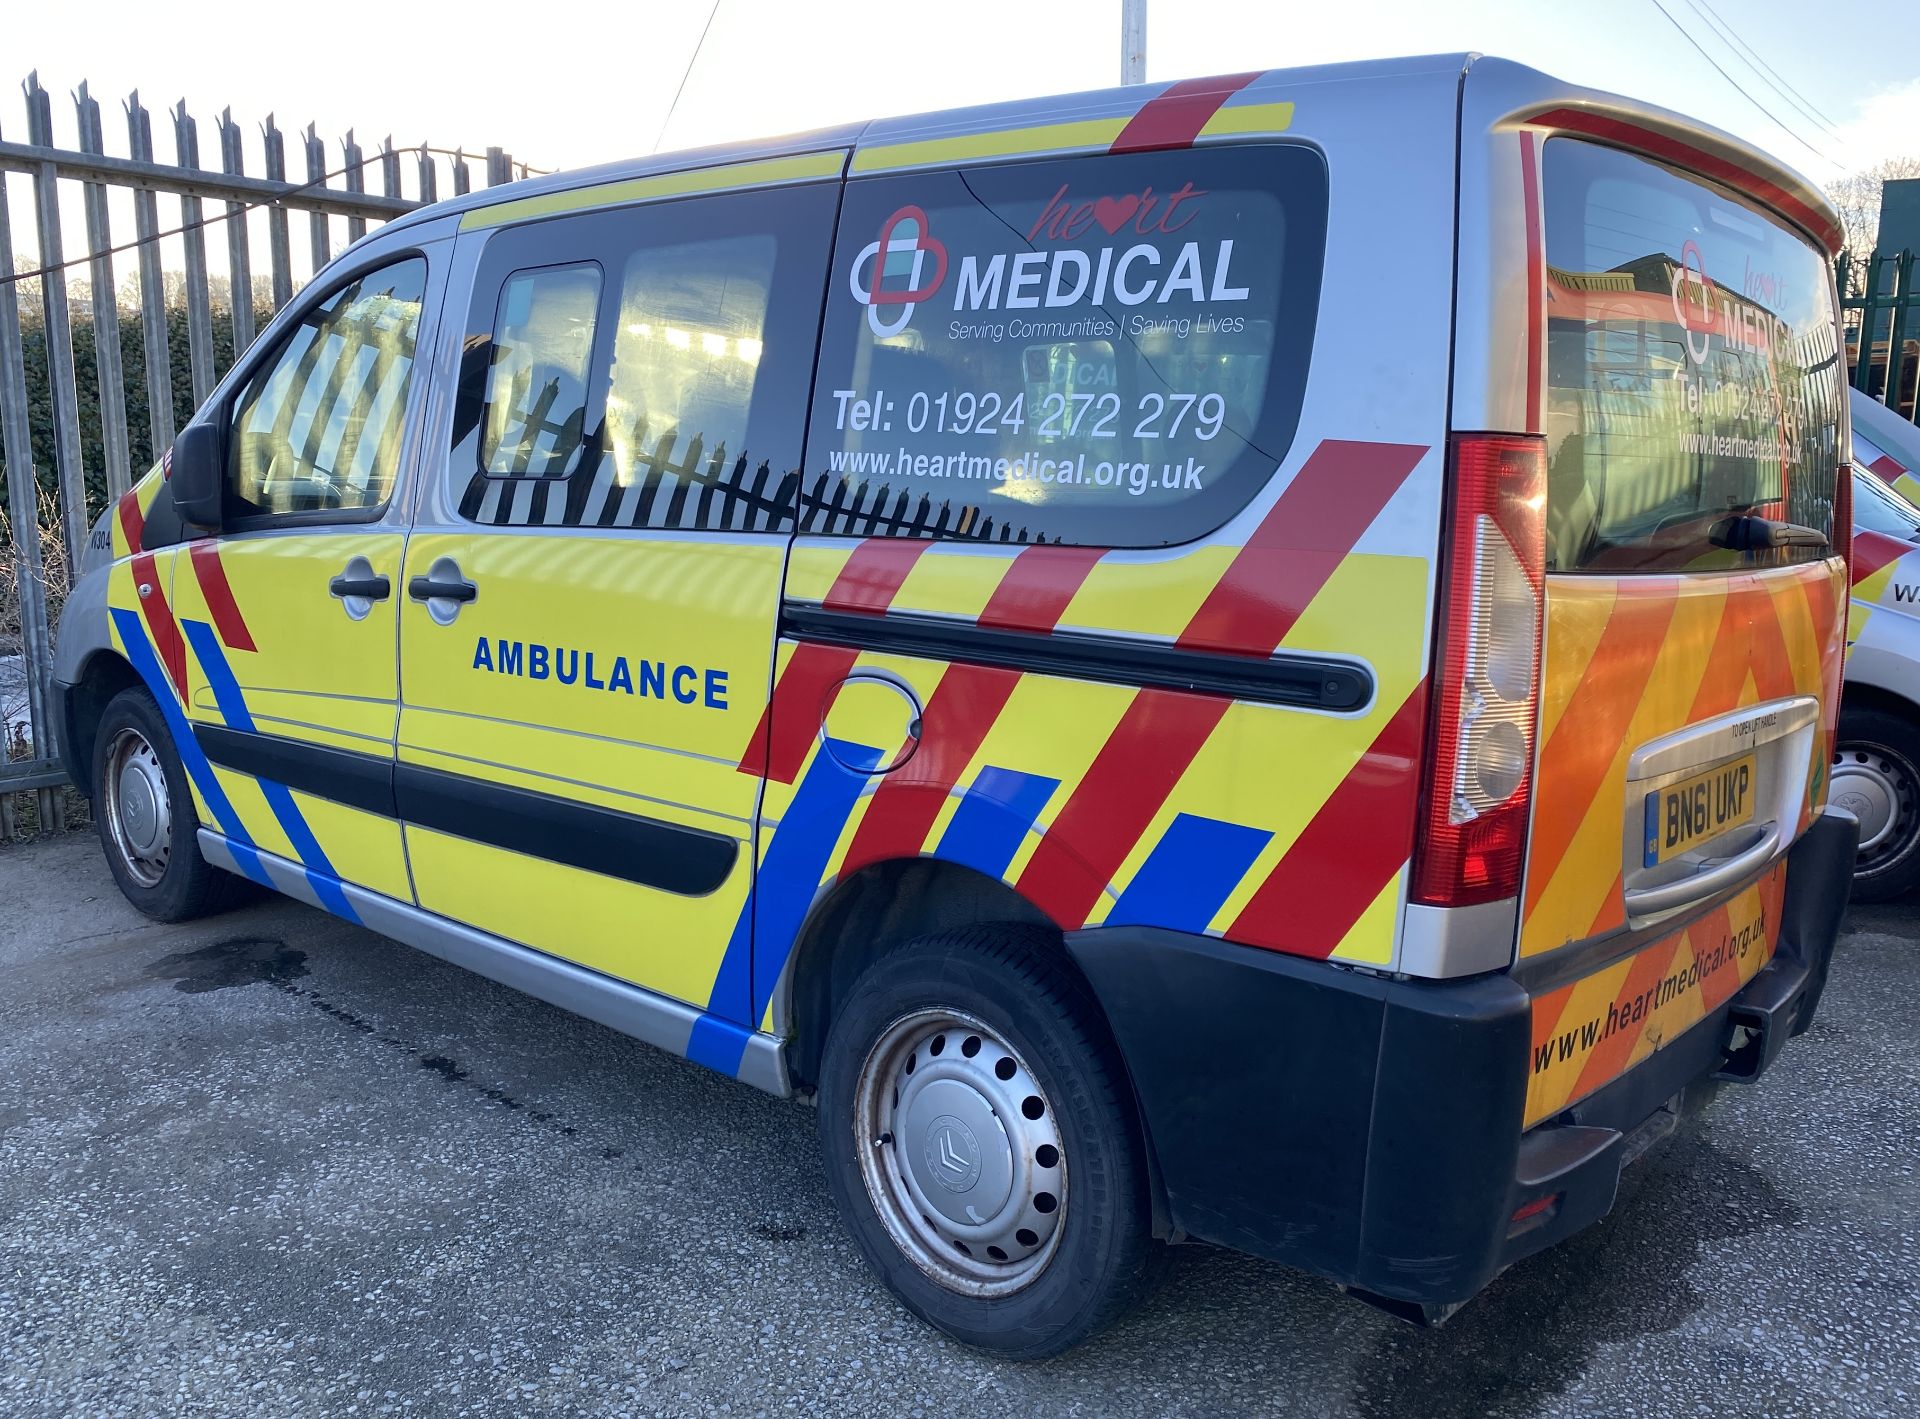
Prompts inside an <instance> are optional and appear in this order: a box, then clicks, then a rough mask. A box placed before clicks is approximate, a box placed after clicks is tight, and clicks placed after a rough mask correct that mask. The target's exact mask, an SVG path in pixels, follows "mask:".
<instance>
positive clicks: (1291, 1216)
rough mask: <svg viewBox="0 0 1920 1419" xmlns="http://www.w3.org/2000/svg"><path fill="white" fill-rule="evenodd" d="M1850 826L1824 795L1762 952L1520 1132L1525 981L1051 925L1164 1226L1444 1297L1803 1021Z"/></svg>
mask: <svg viewBox="0 0 1920 1419" xmlns="http://www.w3.org/2000/svg"><path fill="white" fill-rule="evenodd" d="M1857 836H1858V831H1857V828H1856V827H1855V825H1854V823H1853V821H1852V819H1850V818H1848V817H1847V816H1846V815H1845V814H1840V813H1828V814H1825V815H1823V816H1822V817H1821V818H1819V819H1818V820H1817V821H1816V822H1815V824H1814V826H1813V827H1812V828H1811V829H1810V830H1809V831H1808V832H1807V833H1806V835H1805V836H1804V837H1803V838H1802V839H1801V841H1800V842H1799V843H1798V844H1796V845H1795V847H1794V849H1793V851H1792V853H1791V854H1790V856H1789V858H1788V867H1787V886H1786V899H1785V902H1784V904H1783V907H1782V913H1781V928H1780V929H1781V940H1780V944H1779V947H1778V948H1777V950H1776V953H1775V956H1774V959H1773V960H1772V961H1771V962H1769V964H1768V965H1767V966H1766V967H1765V968H1764V969H1762V970H1761V971H1760V972H1759V973H1758V974H1756V975H1755V976H1754V978H1753V979H1752V980H1751V981H1749V982H1748V983H1747V984H1746V986H1745V987H1744V988H1742V989H1741V991H1740V992H1739V993H1738V994H1736V995H1735V996H1734V997H1733V998H1732V999H1730V1000H1729V1001H1727V1002H1726V1003H1725V1004H1724V1005H1722V1006H1721V1007H1720V1008H1719V1009H1718V1010H1717V1011H1715V1012H1714V1013H1713V1015H1711V1016H1710V1017H1708V1018H1707V1019H1706V1020H1704V1021H1702V1022H1701V1023H1700V1024H1699V1025H1697V1026H1695V1027H1694V1028H1693V1029H1691V1030H1689V1031H1687V1033H1686V1034H1685V1035H1683V1036H1682V1037H1680V1038H1679V1039H1676V1040H1675V1041H1673V1042H1672V1043H1671V1044H1669V1045H1667V1046H1666V1047H1665V1048H1664V1049H1662V1050H1660V1051H1659V1052H1658V1053H1656V1054H1654V1055H1652V1056H1651V1057H1650V1058H1648V1059H1647V1060H1646V1061H1645V1062H1644V1063H1642V1064H1640V1065H1638V1066H1637V1067H1635V1068H1634V1069H1632V1070H1630V1071H1628V1072H1627V1073H1626V1074H1624V1075H1622V1076H1621V1077H1620V1078H1619V1079H1617V1080H1615V1081H1614V1082H1613V1083H1612V1084H1610V1085H1608V1086H1606V1087H1605V1088H1603V1089H1601V1090H1600V1091H1599V1092H1597V1093H1595V1094H1592V1095H1590V1096H1589V1097H1587V1098H1586V1099H1584V1100H1582V1101H1581V1102H1580V1103H1579V1104H1577V1105H1576V1106H1574V1107H1573V1108H1572V1109H1570V1110H1568V1111H1566V1112H1565V1113H1563V1114H1561V1115H1558V1116H1556V1117H1555V1118H1554V1119H1553V1120H1551V1121H1549V1122H1548V1123H1546V1124H1543V1125H1541V1126H1540V1127H1537V1128H1535V1129H1533V1130H1532V1131H1531V1132H1523V1131H1522V1127H1521V1120H1522V1114H1523V1109H1524V1104H1525V1094H1526V1081H1527V1066H1528V1053H1529V1047H1530V1040H1531V1028H1532V1025H1531V1010H1530V1002H1529V999H1528V996H1527V994H1526V992H1525V991H1523V990H1522V989H1521V988H1520V986H1518V985H1517V984H1515V983H1514V982H1513V981H1512V980H1511V979H1510V978H1509V977H1507V976H1505V975H1504V974H1503V975H1492V976H1482V977H1478V978H1475V979H1472V980H1466V981H1459V982H1446V983H1442V982H1419V981H1409V980H1386V979H1382V978H1379V977H1374V976H1365V975H1360V974H1357V973H1355V972H1352V971H1346V970H1341V969H1337V968H1335V967H1331V966H1329V965H1327V964H1325V963H1324V962H1318V961H1307V960H1300V959H1296V958H1293V957H1288V956H1282V955H1276V954H1274V953H1272V952H1267V951H1260V950H1254V949H1251V948H1247V947H1241V946H1233V945H1230V944H1228V943H1226V942H1222V941H1219V940H1215V939H1213V938H1210V937H1201V936H1189V935H1185V934H1183V933H1179V932H1171V931H1162V930H1157V929H1153V928H1144V927H1118V928H1111V929H1105V928H1102V929H1095V930H1090V931H1085V932H1079V933H1075V934H1074V935H1072V936H1070V937H1069V938H1068V945H1069V947H1070V948H1071V950H1072V951H1073V954H1074V956H1075V959H1076V960H1078V962H1079V963H1080V965H1081V967H1082V968H1083V969H1084V970H1085V972H1086V974H1087V977H1088V979H1089V980H1090V981H1091V982H1092V985H1093V988H1094V991H1095V993H1096V994H1097V995H1098V997H1099V999H1100V1002H1101V1004H1102V1006H1103V1007H1104V1008H1105V1010H1106V1012H1107V1017H1108V1019H1109V1020H1110V1021H1111V1022H1112V1025H1113V1028H1114V1032H1115V1035H1116V1037H1117V1039H1118V1041H1119V1044H1120V1048H1121V1051H1122V1054H1123V1055H1124V1056H1125V1058H1126V1061H1127V1066H1128V1069H1129V1071H1130V1073H1131V1075H1132V1078H1133V1082H1134V1086H1135V1089H1136V1091H1137V1093H1138V1095H1139V1098H1140V1102H1141V1107H1142V1110H1143V1113H1144V1115H1145V1122H1146V1127H1147V1133H1148V1136H1149V1138H1150V1140H1151V1143H1152V1147H1153V1151H1154V1158H1155V1163H1156V1167H1157V1170H1158V1175H1159V1178H1160V1182H1161V1187H1162V1192H1163V1195H1164V1201H1165V1204H1166V1208H1167V1212H1168V1221H1169V1223H1170V1224H1171V1226H1172V1227H1173V1228H1174V1229H1176V1230H1177V1231H1179V1232H1182V1233H1185V1234H1188V1235H1190V1236H1193V1237H1197V1238H1200V1239H1202V1240H1205V1241H1210V1242H1217V1243H1220V1244H1222V1245H1225V1246H1231V1247H1234V1248H1236V1249H1238V1250H1241V1251H1247V1252H1251V1253H1254V1254H1255V1255H1259V1256H1265V1257H1270V1258H1272V1259H1274V1260H1277V1261H1284V1262H1287V1263H1289V1264H1292V1265H1295V1266H1299V1267H1302V1268H1304V1269H1306V1270H1309V1271H1313V1272H1317V1273H1319V1274H1321V1275H1323V1276H1327V1277H1329V1278H1331V1279H1333V1280H1334V1281H1337V1282H1339V1283H1341V1284H1342V1285H1345V1286H1350V1287H1353V1288H1356V1289H1358V1290H1362V1291H1366V1292H1369V1293H1372V1294H1373V1295H1375V1296H1377V1297H1382V1298H1386V1299H1388V1300H1391V1301H1395V1302H1399V1303H1404V1304H1407V1305H1410V1306H1415V1307H1444V1306H1451V1305H1454V1304H1457V1303H1459V1302H1462V1301H1465V1300H1467V1299H1468V1298H1470V1297H1471V1296H1473V1295H1474V1294H1475V1293H1476V1292H1477V1291H1479V1290H1480V1289H1481V1287H1483V1286H1485V1285H1486V1284H1487V1282H1488V1281H1490V1280H1491V1279H1492V1278H1493V1277H1494V1276H1495V1275H1496V1274H1498V1272H1499V1271H1500V1270H1501V1268H1503V1267H1505V1266H1507V1265H1508V1264H1510V1263H1511V1262H1513V1261H1516V1260H1518V1259H1519V1258H1521V1257H1523V1256H1526V1255H1529V1254H1530V1253H1532V1252H1535V1251H1538V1250H1540V1249H1541V1248H1543V1247H1545V1246H1548V1245H1550V1244H1551V1243H1553V1242H1555V1241H1558V1240H1560V1239H1561V1238H1563V1237H1566V1236H1568V1235H1570V1234H1572V1233H1573V1232H1576V1231H1578V1230H1579V1229H1581V1228H1582V1227H1585V1226H1587V1225H1588V1224H1590V1223H1592V1222H1594V1221H1597V1220H1598V1219H1599V1218H1601V1217H1603V1216H1605V1215H1606V1213H1607V1212H1608V1210H1609V1209H1611V1207H1612V1206H1613V1198H1614V1190H1615V1186H1616V1184H1617V1182H1618V1180H1619V1175H1620V1170H1621V1168H1622V1167H1623V1166H1625V1165H1626V1164H1627V1163H1628V1162H1631V1161H1632V1160H1633V1158H1635V1157H1637V1156H1638V1154H1639V1152H1640V1151H1641V1150H1642V1149H1643V1148H1644V1147H1645V1146H1646V1144H1647V1143H1648V1142H1650V1141H1651V1140H1652V1139H1653V1138H1654V1137H1657V1136H1658V1135H1659V1134H1660V1133H1661V1132H1664V1131H1665V1130H1666V1129H1667V1128H1668V1127H1670V1126H1671V1122H1672V1109H1671V1106H1672V1105H1673V1104H1674V1103H1675V1101H1677V1100H1678V1099H1679V1098H1680V1097H1681V1096H1683V1095H1685V1094H1687V1093H1688V1092H1689V1091H1691V1090H1694V1089H1696V1088H1700V1087H1711V1085H1712V1083H1713V1081H1716V1080H1721V1079H1743V1080H1744V1079H1752V1078H1756V1077H1758V1076H1759V1074H1761V1073H1762V1072H1764V1071H1765V1069H1766V1068H1767V1067H1768V1065H1770V1064H1771V1063H1772V1062H1773V1059H1774V1057H1775V1055H1776V1054H1777V1053H1778V1051H1779V1049H1780V1046H1781V1045H1782V1044H1783V1043H1784V1042H1785V1040H1786V1039H1787V1038H1788V1037H1790V1036H1792V1035H1795V1034H1799V1033H1800V1032H1801V1031H1803V1030H1805V1029H1806V1028H1807V1026H1808V1024H1810V1023H1811V1021H1812V1019H1813V1015H1814V1011H1815V1010H1816V1009H1817V1007H1818V1005H1819V1001H1820V995H1821V992H1822V991H1823V990H1824V989H1825V986H1826V980H1827V969H1828V964H1829V960H1830V958H1831V955H1832V950H1833V943H1834V939H1835V937H1836V936H1837V935H1838V933H1839V925H1840V917H1841V914H1842V912H1843V911H1844V910H1845V907H1846V900H1847V892H1848V888H1849V886H1850V884H1851V881H1852V868H1853V853H1854V845H1855V842H1856V840H1857ZM1736 1026H1738V1027H1740V1028H1739V1029H1736ZM1530 1204H1531V1205H1532V1206H1531V1208H1530ZM1522 1209H1530V1210H1529V1215H1527V1216H1526V1217H1525V1218H1524V1220H1523V1221H1521V1222H1520V1223H1518V1224H1516V1223H1514V1222H1513V1221H1512V1219H1513V1217H1514V1215H1515V1213H1516V1212H1518V1211H1521V1210H1522Z"/></svg>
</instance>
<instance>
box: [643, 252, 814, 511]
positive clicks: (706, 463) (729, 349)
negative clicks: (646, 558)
mask: <svg viewBox="0 0 1920 1419" xmlns="http://www.w3.org/2000/svg"><path fill="white" fill-rule="evenodd" d="M775 250H776V248H775V243H774V239H773V238H772V237H771V236H743V237H733V238H729V239H726V240H721V241H711V242H699V243H689V244H687V245H683V246H668V247H657V248H654V249H652V250H647V251H641V252H637V253H635V254H634V256H633V257H632V258H631V259H630V260H629V261H628V262H627V268H626V272H625V274H624V276H623V277H622V280H621V290H620V316H619V326H618V328H617V329H616V330H615V332H614V337H613V369H612V372H611V374H610V377H609V382H608V388H607V424H606V430H607V432H606V442H607V451H608V453H609V455H610V458H611V461H612V464H613V482H614V484H615V486H617V487H619V488H630V487H634V486H635V485H637V484H641V483H645V482H648V481H655V482H657V481H659V480H661V479H662V478H667V477H678V476H682V473H683V472H686V473H693V474H695V475H699V474H707V475H711V476H714V477H717V476H719V475H721V474H722V473H724V472H725V471H726V469H727V467H728V465H729V464H731V463H734V462H737V461H738V460H739V459H740V458H741V457H742V456H743V455H744V454H745V452H746V437H747V411H748V407H749V405H750V404H751V402H752V398H753V384H754V376H755V375H756V374H757V373H758V371H759V367H760V353H761V350H762V348H763V343H764V336H765V331H766V318H767V295H768V290H769V288H770V286H771V284H772V281H773V262H774V256H775Z"/></svg>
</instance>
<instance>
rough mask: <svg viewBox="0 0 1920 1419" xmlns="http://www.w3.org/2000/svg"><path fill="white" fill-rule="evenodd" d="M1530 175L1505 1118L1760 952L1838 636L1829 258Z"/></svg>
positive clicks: (1626, 159) (1730, 226)
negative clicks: (1525, 981) (1522, 787)
mask: <svg viewBox="0 0 1920 1419" xmlns="http://www.w3.org/2000/svg"><path fill="white" fill-rule="evenodd" d="M1540 179H1541V180H1540V190H1541V194H1542V210H1543V213H1544V252H1545V268H1546V269H1545V273H1544V294H1545V308H1546V309H1545V319H1546V334H1547V352H1546V353H1547V358H1546V380H1545V383H1546V407H1545V418H1544V432H1545V434H1546V437H1547V453H1548V460H1549V463H1548V494H1547V507H1546V519H1547V561H1546V569H1547V577H1546V590H1547V597H1546V601H1547V604H1546V625H1545V643H1544V660H1543V675H1542V684H1541V710H1540V731H1539V736H1540V737H1539V744H1540V749H1539V766H1538V767H1539V772H1538V785H1539V787H1538V792H1537V794H1536V799H1535V809H1534V820H1533V827H1532V835H1531V839H1530V846H1529V853H1528V860H1527V871H1526V882H1525V888H1524V895H1523V899H1522V925H1521V935H1520V958H1521V967H1522V971H1523V974H1524V975H1526V976H1527V977H1528V978H1529V979H1530V981H1533V982H1537V983H1538V984H1537V985H1536V991H1537V998H1536V1004H1535V1025H1536V1038H1535V1044H1536V1057H1535V1069H1534V1075H1533V1081H1532V1088H1531V1090H1530V1092H1529V1098H1528V1121H1529V1122H1533V1121H1536V1120H1538V1119H1540V1118H1542V1117H1545V1116H1547V1115H1550V1114H1552V1113H1554V1112H1556V1111H1557V1110H1558V1109H1560V1108H1561V1107H1563V1106H1565V1105H1566V1104H1568V1103H1570V1102H1572V1101H1574V1100H1576V1099H1578V1098H1579V1097H1581V1096H1583V1095H1584V1094H1586V1093H1589V1092H1591V1091H1592V1090H1594V1089H1596V1088H1598V1087H1599V1086H1600V1085H1601V1084H1604V1083H1605V1082H1607V1081H1608V1080H1609V1079H1611V1078H1613V1077H1615V1076H1616V1075H1617V1074H1619V1073H1620V1072H1622V1071H1623V1070H1624V1069H1626V1068H1628V1067H1630V1066H1631V1065H1632V1064H1633V1063H1635V1062H1637V1061H1638V1060H1640V1059H1642V1058H1644V1057H1645V1056H1646V1055H1647V1054H1650V1053H1651V1052H1652V1051H1653V1050H1655V1049H1657V1048H1659V1047H1660V1046H1661V1045H1663V1044H1665V1043H1666V1042H1668V1041H1669V1040H1671V1039H1673V1038H1675V1037H1677V1036H1678V1035H1679V1034H1680V1033H1682V1032H1683V1031H1684V1030H1685V1029H1686V1028H1688V1027H1689V1026H1690V1025H1692V1024H1693V1023H1694V1022H1696V1021H1698V1020H1699V1019H1701V1018H1702V1017H1703V1016H1704V1015H1706V1014H1708V1013H1710V1012H1712V1011H1713V1010H1714V1009H1716V1008H1717V1007H1718V1006H1719V1005H1720V1004H1721V1003H1723V1002H1724V1001H1725V1000H1726V999H1727V998H1728V997H1729V996H1730V995H1731V994H1732V993H1733V992H1734V991H1735V990H1737V989H1738V988H1739V986H1740V985H1741V984H1743V983H1744V982H1745V981H1746V980H1748V979H1750V978H1751V977H1752V976H1753V975H1754V973H1755V972H1757V971H1758V970H1759V969H1760V967H1761V966H1762V965H1764V964H1765V963H1766V961H1767V960H1768V958H1769V957H1770V955H1771V952H1772V950H1773V946H1774V942H1775V933H1776V930H1777V926H1778V921H1777V917H1778V911H1779V904H1780V899H1781V891H1782V887H1783V884H1784V873H1785V866H1784V863H1783V861H1782V857H1783V854H1784V853H1785V851H1786V848H1787V847H1788V846H1789V845H1790V844H1791V843H1792V842H1793V841H1794V839H1795V838H1797V837H1798V836H1799V834H1800V832H1801V831H1802V830H1803V829H1804V828H1805V827H1806V825H1807V824H1808V822H1809V821H1810V817H1811V814H1812V813H1813V812H1814V811H1816V810H1817V808H1818V807H1819V805H1820V804H1821V803H1822V802H1823V801H1824V799H1825V796H1826V786H1827V785H1826V769H1827V763H1828V743H1829V737H1830V733H1831V729H1832V723H1833V715H1834V712H1835V708H1836V704H1837V698H1838V689H1839V673H1840V664H1841V650H1842V637H1843V634H1844V629H1845V619H1846V618H1845V607H1846V590H1845V571H1844V563H1843V561H1842V559H1841V557H1840V556H1839V555H1838V553H1837V552H1836V548H1835V545H1834V538H1833V535H1832V534H1833V531H1834V526H1833V524H1834V514H1835V493H1836V476H1837V473H1838V470H1839V469H1840V467H1841V464H1842V461H1843V458H1844V454H1845V443H1844V441H1843V425H1842V420H1843V419H1844V417H1845V407H1846V406H1845V403H1844V395H1845V388H1844V384H1843V382H1842V380H1841V377H1840V363H1839V360H1838V344H1837V333H1838V332H1837V326H1836V323H1835V318H1834V305H1833V297H1832V280H1831V275H1830V273H1829V271H1828V268H1827V264H1826V260H1825V257H1824V255H1823V253H1822V252H1821V251H1820V250H1819V249H1818V248H1816V247H1815V246H1814V245H1813V244H1812V243H1811V242H1810V241H1809V240H1807V239H1806V238H1805V237H1803V236H1802V235H1801V234H1800V233H1798V232H1797V231H1795V230H1794V229H1792V228H1790V227H1789V226H1787V225H1786V224H1785V223H1783V222H1782V221H1781V220H1779V219H1778V218H1777V217H1775V216H1774V215H1772V214H1771V213H1770V212H1768V211H1767V210H1766V209H1765V208H1763V207H1761V206H1760V205H1759V204H1757V203H1755V202H1753V201H1752V200H1750V199H1748V198H1746V197H1744V196H1741V195H1738V194H1736V193H1734V192H1732V191H1730V190H1727V189H1724V188H1721V187H1718V186H1716V185H1714V184H1711V183H1708V182H1706V181H1704V180H1702V179H1699V178H1696V177H1693V176H1690V175H1689V174H1687V173H1685V172H1683V171H1680V170H1678V169H1675V168H1670V167H1667V166H1664V165H1662V164H1660V163H1657V162H1654V161H1651V160H1649V159H1646V158H1643V157H1639V156H1635V155H1633V154H1630V153H1627V152H1624V151H1620V150H1616V149H1611V148H1602V147H1599V146H1597V145H1594V144H1589V143H1585V142H1583V141H1579V140H1577V139H1574V138H1571V137H1555V138H1550V139H1548V140H1547V142H1546V143H1545V145H1544V147H1543V149H1542V150H1541V167H1540ZM1766 542H1778V543H1779V545H1761V544H1762V543H1766ZM1643 945H1644V946H1645V947H1646V948H1647V949H1641V948H1642V947H1643ZM1600 961H1611V962H1613V964H1611V965H1608V966H1607V967H1606V968H1605V969H1603V970H1598V971H1595V970H1593V969H1592V965H1593V963H1598V962H1600ZM1583 963H1587V964H1583Z"/></svg>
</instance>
